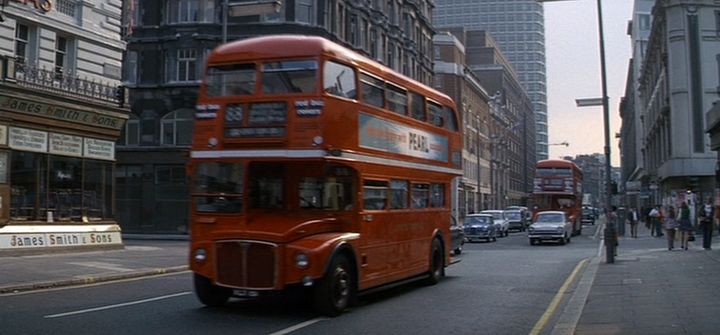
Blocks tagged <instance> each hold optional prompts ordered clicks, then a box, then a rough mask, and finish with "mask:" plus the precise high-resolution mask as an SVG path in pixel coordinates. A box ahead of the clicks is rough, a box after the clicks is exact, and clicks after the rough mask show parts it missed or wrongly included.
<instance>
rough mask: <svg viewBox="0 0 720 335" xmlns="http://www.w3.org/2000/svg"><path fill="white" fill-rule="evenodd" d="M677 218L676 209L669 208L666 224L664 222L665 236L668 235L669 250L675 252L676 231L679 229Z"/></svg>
mask: <svg viewBox="0 0 720 335" xmlns="http://www.w3.org/2000/svg"><path fill="white" fill-rule="evenodd" d="M676 216H677V214H676V213H675V207H673V206H668V210H667V215H666V216H665V222H663V225H664V226H665V235H667V243H668V250H673V249H674V248H675V230H676V229H677V227H678V223H677V220H675V217H676Z"/></svg>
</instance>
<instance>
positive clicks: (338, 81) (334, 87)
mask: <svg viewBox="0 0 720 335" xmlns="http://www.w3.org/2000/svg"><path fill="white" fill-rule="evenodd" d="M323 90H324V91H325V92H327V93H329V94H332V95H336V96H339V97H343V98H350V99H356V98H357V95H356V94H357V90H356V89H355V71H354V70H353V69H352V68H351V67H349V66H345V65H342V64H338V63H335V62H330V61H328V62H325V68H324V70H323Z"/></svg>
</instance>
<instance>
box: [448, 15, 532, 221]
mask: <svg viewBox="0 0 720 335" xmlns="http://www.w3.org/2000/svg"><path fill="white" fill-rule="evenodd" d="M446 29H447V30H448V31H449V32H450V33H451V34H452V35H454V36H455V37H456V38H457V39H458V41H459V42H460V43H461V44H462V45H464V46H465V50H466V55H465V62H466V66H467V68H468V69H469V70H470V72H472V74H473V75H474V78H475V79H476V80H477V81H478V83H479V84H480V86H481V87H483V88H484V89H485V90H486V92H488V93H487V94H489V100H488V108H489V113H488V114H483V115H482V116H483V117H484V118H481V119H480V120H479V122H480V123H481V125H480V126H478V127H479V129H481V130H486V133H485V134H484V135H485V137H482V138H481V140H480V148H479V149H478V151H479V152H481V153H484V157H487V159H488V163H489V171H488V172H489V178H490V194H489V196H487V197H483V198H481V199H480V207H481V208H482V209H503V208H505V207H506V206H509V205H525V204H526V203H527V198H528V196H529V193H530V192H531V191H532V186H533V185H532V183H533V176H534V170H535V162H536V161H537V158H536V151H535V138H534V135H535V128H534V126H535V122H534V120H535V117H534V114H533V109H532V105H531V102H530V99H529V98H528V97H527V94H526V93H525V90H524V89H523V88H522V86H521V85H520V83H519V81H518V79H517V75H516V73H515V70H514V69H513V66H512V64H510V62H509V61H508V60H507V59H506V58H505V57H504V56H503V53H502V51H501V50H500V48H499V46H498V45H497V43H496V42H495V40H494V39H493V38H492V36H491V35H490V34H489V33H488V32H486V31H481V30H466V29H465V28H446ZM463 98H465V99H467V98H466V97H463ZM461 101H462V100H461ZM481 158H482V156H481ZM486 175H487V174H486ZM480 177H481V178H483V175H481V176H480Z"/></svg>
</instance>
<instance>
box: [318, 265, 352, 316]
mask: <svg viewBox="0 0 720 335" xmlns="http://www.w3.org/2000/svg"><path fill="white" fill-rule="evenodd" d="M353 287H354V278H353V274H352V272H351V270H350V262H349V261H348V259H347V257H346V256H344V255H337V256H335V257H334V258H333V260H332V263H331V264H330V267H329V268H328V271H327V273H326V274H325V277H324V278H322V279H321V280H320V281H319V282H318V285H317V286H315V297H314V299H315V308H316V309H317V311H318V312H319V313H321V314H323V315H327V316H338V315H340V314H342V312H343V311H345V309H347V308H348V306H349V305H350V301H351V300H352V298H353V294H354V293H353V290H354V289H353Z"/></svg>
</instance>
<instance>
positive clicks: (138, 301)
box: [45, 291, 192, 319]
mask: <svg viewBox="0 0 720 335" xmlns="http://www.w3.org/2000/svg"><path fill="white" fill-rule="evenodd" d="M191 293H192V292H190V291H187V292H180V293H175V294H169V295H163V296H159V297H155V298H148V299H143V300H137V301H130V302H124V303H122V304H114V305H107V306H100V307H95V308H88V309H82V310H79V311H72V312H66V313H60V314H52V315H45V318H46V319H54V318H61V317H64V316H70V315H77V314H84V313H91V312H97V311H104V310H107V309H113V308H120V307H125V306H132V305H139V304H144V303H146V302H152V301H158V300H164V299H170V298H176V297H181V296H184V295H188V294H191Z"/></svg>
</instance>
